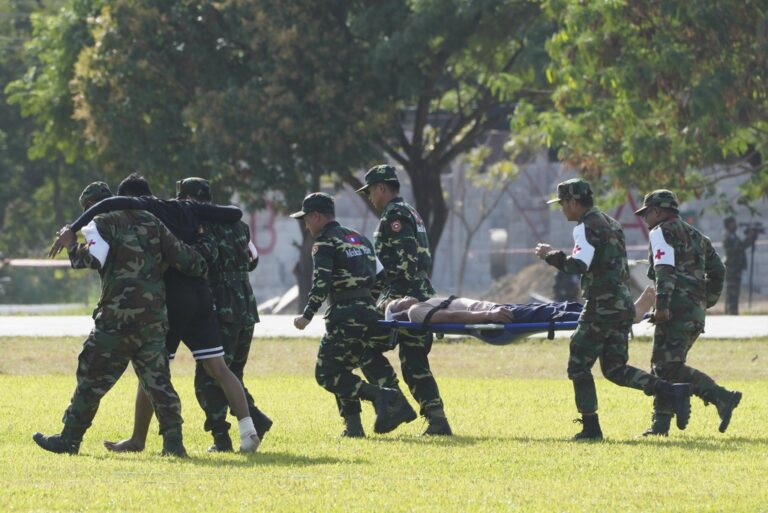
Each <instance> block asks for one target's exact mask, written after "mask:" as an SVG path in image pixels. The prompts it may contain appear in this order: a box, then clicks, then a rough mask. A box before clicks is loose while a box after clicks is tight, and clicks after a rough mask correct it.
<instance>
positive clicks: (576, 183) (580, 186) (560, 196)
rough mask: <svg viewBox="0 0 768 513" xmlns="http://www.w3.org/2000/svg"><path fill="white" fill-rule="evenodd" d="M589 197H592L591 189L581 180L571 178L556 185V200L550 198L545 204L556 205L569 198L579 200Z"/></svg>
mask: <svg viewBox="0 0 768 513" xmlns="http://www.w3.org/2000/svg"><path fill="white" fill-rule="evenodd" d="M590 196H592V189H591V188H590V187H589V183H587V182H586V181H585V180H582V179H581V178H571V179H570V180H566V181H564V182H560V183H559V184H557V198H552V199H551V200H549V201H547V204H548V205H549V204H550V203H558V202H560V201H561V200H567V199H571V198H573V199H577V200H579V199H584V198H588V197H590Z"/></svg>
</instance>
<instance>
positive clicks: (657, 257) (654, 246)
mask: <svg viewBox="0 0 768 513" xmlns="http://www.w3.org/2000/svg"><path fill="white" fill-rule="evenodd" d="M649 237H650V239H651V263H652V264H653V266H654V267H656V266H657V265H669V266H672V267H674V266H675V250H674V248H672V246H670V245H669V243H668V242H667V241H666V240H665V239H664V232H663V231H662V230H661V227H660V226H657V227H656V228H654V229H653V230H651V233H650V234H649Z"/></svg>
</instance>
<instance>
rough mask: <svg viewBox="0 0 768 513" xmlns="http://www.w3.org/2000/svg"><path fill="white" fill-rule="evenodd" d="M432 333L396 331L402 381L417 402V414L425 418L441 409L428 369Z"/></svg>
mask: <svg viewBox="0 0 768 513" xmlns="http://www.w3.org/2000/svg"><path fill="white" fill-rule="evenodd" d="M433 339H434V336H433V335H432V333H429V332H427V333H423V332H417V331H410V330H398V332H397V343H398V347H399V349H398V351H399V353H398V356H399V357H400V368H401V370H402V372H403V379H404V380H405V382H406V384H407V385H408V389H409V390H410V391H411V395H412V396H413V398H414V399H416V400H417V401H418V402H419V413H420V414H421V415H424V416H426V415H427V414H428V413H429V412H430V411H432V410H438V409H440V410H442V409H443V399H442V398H441V397H440V389H439V388H438V387H437V381H436V380H435V377H434V376H433V375H432V369H430V367H429V352H430V351H431V350H432V341H433Z"/></svg>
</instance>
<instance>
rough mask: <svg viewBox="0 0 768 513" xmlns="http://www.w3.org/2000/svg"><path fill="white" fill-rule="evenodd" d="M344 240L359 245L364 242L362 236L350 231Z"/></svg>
mask: <svg viewBox="0 0 768 513" xmlns="http://www.w3.org/2000/svg"><path fill="white" fill-rule="evenodd" d="M344 242H346V243H347V244H352V245H353V246H359V245H360V244H362V243H363V239H362V236H361V235H359V234H357V233H349V234H347V235H345V236H344Z"/></svg>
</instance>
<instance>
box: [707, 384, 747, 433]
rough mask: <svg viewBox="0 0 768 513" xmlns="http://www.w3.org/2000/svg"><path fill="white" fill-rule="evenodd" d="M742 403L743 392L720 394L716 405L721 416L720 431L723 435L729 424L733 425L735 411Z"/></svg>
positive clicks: (724, 392) (726, 391) (725, 391)
mask: <svg viewBox="0 0 768 513" xmlns="http://www.w3.org/2000/svg"><path fill="white" fill-rule="evenodd" d="M740 402H741V392H730V391H728V390H724V391H723V392H722V393H720V394H718V398H717V400H716V401H714V403H715V406H716V407H717V414H718V415H720V427H719V428H718V429H719V430H720V432H721V433H725V430H726V429H728V424H730V423H731V415H733V410H734V409H736V407H737V406H738V405H739V403H740Z"/></svg>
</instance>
